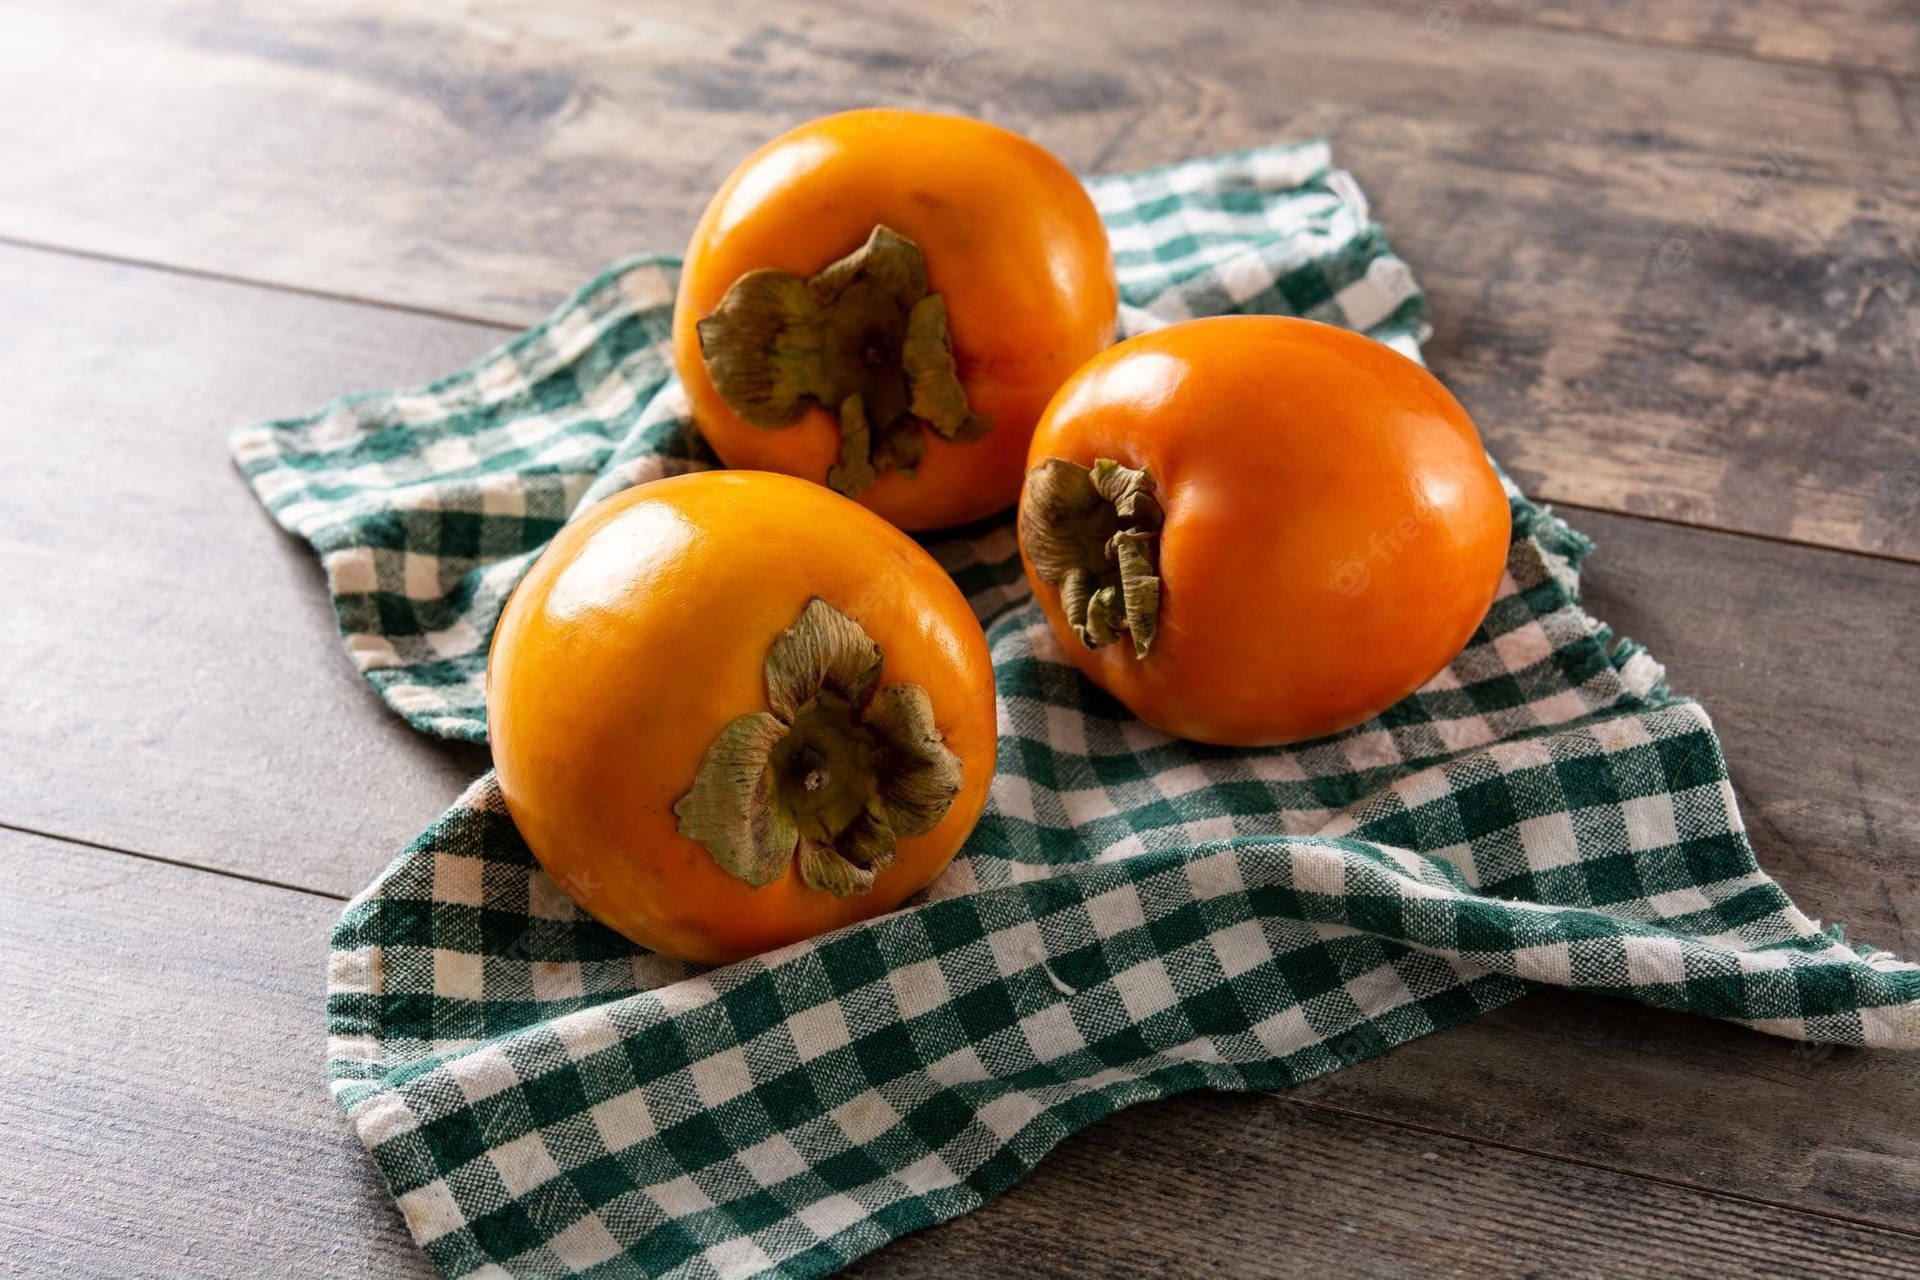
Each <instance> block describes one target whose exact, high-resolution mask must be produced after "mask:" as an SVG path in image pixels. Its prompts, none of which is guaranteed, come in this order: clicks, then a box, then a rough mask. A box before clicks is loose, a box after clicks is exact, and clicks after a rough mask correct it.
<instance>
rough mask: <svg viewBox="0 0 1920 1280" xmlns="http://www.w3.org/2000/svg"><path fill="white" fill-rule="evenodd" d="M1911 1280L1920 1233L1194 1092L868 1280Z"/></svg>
mask: <svg viewBox="0 0 1920 1280" xmlns="http://www.w3.org/2000/svg"><path fill="white" fill-rule="evenodd" d="M1807 1273H1815V1274H1862V1275H1865V1274H1871V1275H1882V1276H1894V1275H1920V1238H1916V1237H1914V1236H1912V1235H1907V1234H1901V1233H1896V1232H1891V1231H1876V1230H1873V1229H1871V1228H1865V1227H1860V1226H1857V1225H1854V1224H1849V1223H1841V1222H1835V1221H1833V1220H1831V1219H1822V1218H1817V1217H1813V1216H1811V1215H1806V1214H1799V1213H1794V1212H1792V1211H1790V1210H1782V1209H1778V1208H1775V1207H1773V1206H1768V1205H1758V1204H1752V1203H1748V1202H1743V1201H1740V1200H1735V1199H1730V1198H1726V1197H1720V1196H1709V1195H1704V1194H1701V1193H1699V1192H1696V1191H1690V1190H1686V1189H1683V1188H1678V1187H1673V1186H1667V1185H1663V1184H1660V1183H1656V1182H1647V1181H1643V1180H1641V1179H1637V1178H1627V1177H1622V1176H1621V1175H1619V1174H1614V1173H1608V1172H1606V1171H1604V1170H1599V1169H1594V1168H1590V1167H1587V1166H1584V1165H1580V1164H1574V1163H1565V1162H1560V1161H1545V1160H1539V1159H1536V1158H1533V1157H1529V1156H1524V1155H1520V1154H1517V1153H1514V1152H1511V1151H1504V1150H1501V1149H1499V1148H1495V1147H1489V1146H1483V1145H1480V1144H1476V1143H1469V1142H1459V1141H1456V1140H1453V1139H1449V1138H1440V1137H1434V1136H1432V1135H1429V1134H1422V1133H1417V1132H1410V1131H1408V1130H1405V1129H1399V1128H1393V1127H1390V1126H1385V1125H1374V1124H1368V1123H1365V1122H1363V1121H1358V1120H1355V1119H1353V1118H1352V1117H1348V1116H1341V1115H1332V1114H1327V1113H1324V1112H1314V1111H1310V1110H1307V1109H1304V1108H1301V1107H1297V1106H1292V1105H1289V1104H1288V1103H1287V1102H1285V1101H1284V1100H1280V1099H1276V1098H1272V1097H1246V1096H1229V1095H1221V1094H1188V1095H1185V1096H1183V1097H1180V1098H1175V1099H1171V1100H1169V1101H1166V1102H1161V1103H1155V1104H1152V1105H1149V1106H1144V1107H1137V1108H1134V1109H1133V1110H1130V1111H1124V1112H1121V1113H1120V1114H1119V1115H1117V1116H1113V1117H1111V1118H1109V1119H1107V1120H1103V1121H1101V1122H1100V1123H1099V1124H1097V1125H1095V1126H1094V1127H1092V1128H1091V1129H1088V1130H1087V1131H1085V1132H1083V1133H1081V1134H1078V1135H1076V1136H1075V1137H1073V1138H1070V1139H1068V1140H1067V1141H1066V1142H1064V1143H1062V1144H1061V1146H1060V1147H1059V1148H1058V1149H1056V1150H1055V1151H1054V1152H1053V1154H1052V1155H1050V1156H1048V1157H1047V1159H1046V1161H1045V1162H1043V1163H1042V1164H1041V1165H1040V1167H1039V1168H1038V1169H1037V1170H1035V1172H1034V1173H1033V1174H1032V1175H1031V1176H1030V1177H1029V1178H1028V1179H1027V1180H1026V1181H1024V1182H1022V1183H1020V1184H1019V1185H1017V1186H1015V1187H1014V1188H1013V1189H1012V1190H1010V1191H1008V1192H1007V1193H1006V1194H1005V1195H1004V1196H1002V1197H1001V1198H1000V1199H999V1200H997V1201H994V1202H993V1203H991V1204H989V1205H988V1206H987V1207H986V1208H984V1209H982V1210H980V1211H978V1212H976V1213H974V1214H972V1215H970V1216H968V1217H965V1218H961V1219H959V1220H957V1221H954V1222H950V1223H946V1224H945V1225H943V1226H940V1227H936V1228H934V1229H933V1230H930V1231H926V1232H922V1233H921V1234H919V1235H915V1236H910V1237H908V1238H907V1239H905V1240H901V1241H897V1242H895V1243H894V1244H892V1245H890V1246H888V1247H887V1248H885V1249H883V1250H881V1251H880V1252H878V1253H875V1254H873V1255H871V1257H870V1258H869V1259H867V1260H866V1261H864V1262H862V1263H858V1264H856V1265H855V1266H854V1267H853V1268H852V1269H851V1270H850V1271H849V1272H848V1273H847V1274H849V1275H852V1276H868V1277H880V1276H888V1277H922V1276H924V1277H944V1276H954V1275H965V1276H976V1277H981V1278H982V1280H988V1278H997V1277H1005V1278H1007V1280H1019V1278H1022V1277H1029V1276H1034V1275H1043V1276H1062V1277H1066V1276H1072V1277H1098V1276H1113V1275H1189V1276H1195V1275H1209V1276H1212V1275H1220V1276H1325V1275H1329V1274H1331V1275H1339V1276H1488V1275H1493V1276H1522V1275H1527V1276H1534V1275H1539V1276H1619V1275H1663V1276H1760V1275H1765V1276H1787V1275H1795V1274H1807Z"/></svg>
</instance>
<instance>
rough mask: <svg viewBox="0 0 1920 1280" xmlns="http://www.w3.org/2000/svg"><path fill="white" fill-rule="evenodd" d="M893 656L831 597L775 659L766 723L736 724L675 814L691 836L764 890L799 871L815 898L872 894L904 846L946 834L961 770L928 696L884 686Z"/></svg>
mask: <svg viewBox="0 0 1920 1280" xmlns="http://www.w3.org/2000/svg"><path fill="white" fill-rule="evenodd" d="M882 661H883V655H882V654H881V652H880V647H879V646H878V645H876V644H874V642H873V640H872V639H871V638H870V637H869V636H868V635H867V633H866V631H865V630H863V629H862V628H861V626H860V624H859V623H857V622H855V621H854V620H853V619H851V618H849V617H848V616H847V615H846V614H844V613H841V612H840V611H839V610H838V609H835V608H834V607H833V606H832V605H830V604H828V603H827V602H826V601H824V600H822V599H820V598H819V597H818V596H816V597H814V598H813V599H812V600H811V601H809V602H808V604H807V607H806V609H805V610H803V611H802V612H801V614H800V618H799V620H798V621H797V622H795V623H794V624H793V625H792V626H790V627H788V628H787V629H786V630H785V631H783V632H781V633H780V635H779V636H778V637H777V638H776V639H775V640H774V642H773V645H772V647H771V648H770V649H769V650H768V652H767V660H766V665H765V668H764V676H765V679H766V687H767V706H768V709H767V710H765V711H750V712H748V713H746V714H745V715H742V716H740V717H738V718H736V719H735V720H733V721H732V722H730V723H729V724H728V725H727V726H726V727H725V728H724V729H722V730H721V731H720V734H719V736H718V737H716V738H715V739H714V740H713V743H712V745H711V746H709V747H708V749H707V754H706V757H705V759H703V760H702V761H701V763H700V770H699V772H698V774H696V775H695V777H694V781H693V785H692V786H691V787H690V788H688V790H687V792H686V794H685V795H683V796H681V797H680V799H679V801H678V802H677V803H676V804H675V805H674V806H673V811H674V814H675V816H676V817H678V818H679V820H680V833H681V834H682V835H684V836H687V837H689V838H690V839H693V840H697V841H699V842H700V843H701V844H702V845H704V846H706V849H707V852H708V853H710V854H712V855H713V860H714V861H715V862H716V863H718V864H719V866H720V868H721V870H723V871H725V872H727V874H729V875H732V876H735V877H737V878H739V879H741V880H745V881H746V882H747V883H748V884H750V885H753V886H754V887H756V888H758V887H759V886H761V885H765V884H771V883H772V882H773V881H775V880H777V879H779V878H780V877H781V876H782V875H784V874H786V871H787V869H788V868H789V867H793V866H796V865H797V866H798V869H799V873H800V878H801V879H802V880H803V881H804V882H805V883H806V884H807V885H809V886H810V887H812V888H815V889H819V890H821V891H822V892H826V893H832V894H834V895H836V896H840V897H844V896H846V895H848V894H853V893H865V892H866V891H867V890H869V889H871V888H872V887H873V882H874V877H875V876H876V875H877V874H878V873H879V872H880V871H881V870H882V869H883V868H885V867H886V866H887V864H888V863H890V862H892V861H893V856H894V847H895V844H896V842H897V841H898V840H899V839H901V838H904V837H907V836H917V835H924V834H925V833H926V832H928V831H931V830H933V828H934V827H936V826H938V825H939V824H940V822H941V820H942V819H944V818H945V817H946V815H947V810H948V809H949V808H950V807H951V806H952V804H953V799H954V797H955V796H956V795H958V794H959V792H960V783H961V776H962V771H961V764H960V758H959V757H958V756H956V755H954V754H953V752H951V751H949V750H948V749H947V745H946V743H945V742H944V741H942V739H941V736H940V732H939V729H938V728H937V727H936V726H935V724H934V719H933V703H932V700H931V699H929V698H928V696H927V693H926V690H924V689H922V688H921V687H920V686H919V685H917V684H909V683H907V682H905V681H897V682H895V683H893V684H889V685H884V686H883V685H881V684H880V668H881V664H882Z"/></svg>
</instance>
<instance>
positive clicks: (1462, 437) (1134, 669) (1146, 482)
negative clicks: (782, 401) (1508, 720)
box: [1019, 316, 1510, 746]
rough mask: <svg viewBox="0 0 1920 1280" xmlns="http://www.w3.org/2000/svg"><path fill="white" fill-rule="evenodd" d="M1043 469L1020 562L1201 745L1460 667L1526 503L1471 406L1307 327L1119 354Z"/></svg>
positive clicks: (1061, 626)
mask: <svg viewBox="0 0 1920 1280" xmlns="http://www.w3.org/2000/svg"><path fill="white" fill-rule="evenodd" d="M1028 462H1029V470H1028V472H1027V480H1026V486H1025V490H1024V492H1023V494H1022V497H1021V502H1020V533H1019V537H1020V551H1021V556H1022V558H1023V560H1024V561H1025V563H1026V568H1027V577H1028V579H1029V581H1031V582H1032V584H1033V590H1034V596H1035V598H1036V599H1037V600H1038V601H1039V603H1040V607H1041V609H1042V610H1043V611H1044V612H1045V613H1046V616H1047V620H1048V622H1049V623H1051V624H1052V627H1053V631H1054V633H1055V635H1056V636H1058V637H1059V640H1060V643H1061V645H1062V646H1063V647H1064V648H1065V649H1066V652H1067V654H1068V656H1069V657H1070V658H1071V659H1072V661H1073V662H1074V664H1075V665H1076V666H1078V667H1079V668H1080V670H1081V671H1083V672H1084V673H1086V675H1087V678H1088V679H1090V680H1092V681H1093V682H1094V683H1095V684H1097V685H1099V686H1100V687H1101V688H1103V689H1105V690H1107V691H1108V692H1109V693H1111V694H1113V696H1114V697H1116V698H1118V699H1119V700H1120V701H1121V702H1123V703H1125V704H1126V705H1127V706H1128V707H1129V708H1131V709H1132V710H1133V712H1134V713H1135V714H1136V715H1138V716H1139V717H1140V718H1141V719H1143V720H1145V721H1146V722H1147V723H1149V724H1151V725H1153V726H1155V727H1156V728H1159V729H1161V730H1164V731H1165V732H1167V733H1171V734H1174V735H1176V736H1178V737H1182V738H1191V739H1193V740H1195V741H1198V742H1210V743H1218V744H1222V745H1228V746H1260V745H1270V744H1275V743H1283V742H1295V741H1299V740H1301V739H1306V738H1317V737H1320V736H1321V735H1323V734H1329V733H1334V732H1336V731H1338V730H1340V729H1345V728H1347V727H1349V726H1351V725H1354V724H1358V723H1360V722H1361V721H1363V720H1366V719H1368V718H1369V717H1371V716H1374V715H1377V714H1379V713H1380V712H1381V711H1384V710H1386V709H1387V708H1388V707H1390V706H1392V705H1393V704H1394V703H1396V702H1398V701H1399V700H1400V699H1401V698H1404V697H1405V696H1406V695H1407V694H1409V693H1412V692H1413V691H1414V690H1415V689H1417V688H1419V687H1420V686H1421V685H1423V684H1425V683H1426V682H1427V681H1428V680H1429V679H1431V678H1432V677H1433V676H1434V675H1435V674H1436V673H1438V672H1439V671H1440V669H1441V668H1442V667H1444V666H1445V665H1446V664H1447V663H1448V662H1449V661H1451V660H1452V659H1453V657H1454V656H1455V655H1456V654H1457V653H1459V651H1460V649H1461V648H1462V647H1463V646H1464V645H1465V644H1466V642H1467V640H1468V639H1469V638H1470V637H1471V636H1472V634H1473V631H1474V628H1475V627H1477V626H1478V625H1479V623H1480V620H1481V618H1482V617H1484V616H1485V614H1486V612H1487V608H1488V606H1489V605H1490V604H1491V603H1492V601H1493V597H1494V593H1495V591H1496V589H1497V588H1498V586H1499V584H1500V579H1501V574H1502V571H1503V569H1504V567H1505V564H1506V558H1507V544H1508V537H1509V521H1510V517H1509V513H1508V509H1507V499H1506V496H1505V493H1504V491H1503V489H1502V487H1501V484H1500V479H1499V477H1498V475H1496V474H1495V472H1494V470H1493V465H1492V464H1491V463H1490V462H1489V461H1488V460H1487V456H1486V452H1485V450H1484V449H1483V448H1482V446H1481V443H1480V437H1479V434H1478V433H1477V432H1476V431H1475V429H1474V425H1473V422H1472V420H1471V419H1469V418H1468V416H1467V413H1466V410H1464V409H1463V408H1461V407H1460V403H1459V401H1457V400H1455V399H1454V398H1453V396H1452V395H1450V394H1448V392H1447V390H1446V388H1445V387H1443V386H1441V385H1440V382H1439V380H1438V379H1436V378H1435V377H1434V376H1433V375H1432V374H1430V373H1428V372H1427V371H1426V370H1425V369H1423V368H1421V367H1420V366H1419V365H1418V364H1416V363H1415V362H1413V361H1412V360H1409V359H1407V358H1406V357H1404V356H1401V355H1400V354H1398V353H1397V352H1395V351H1393V350H1392V349H1391V348H1388V347H1386V346H1383V345H1381V344H1380V343H1377V342H1374V341H1372V340H1371V339H1369V338H1366V337H1363V336H1361V335H1359V334H1355V333H1351V332H1348V331H1347V330H1344V329H1336V328H1334V327H1332V326H1330V325H1324V324H1316V323H1313V322H1311V321H1307V320H1294V319H1284V318H1280V317H1275V316H1225V317H1216V318H1213V319H1207V320H1193V321H1188V322H1186V323H1182V324H1176V325H1171V326H1169V327H1167V328H1165V329H1160V330H1157V331H1155V332H1152V333H1148V334H1145V335H1143V336H1141V337H1137V338H1133V339H1131V340H1129V341H1126V342H1123V343H1121V344H1119V345H1118V346H1116V347H1113V348H1112V349H1110V350H1109V351H1107V352H1106V353H1104V354H1103V355H1101V356H1098V357H1096V358H1095V359H1094V360H1093V361H1092V362H1090V363H1089V364H1088V365H1087V366H1086V367H1085V368H1083V369H1081V370H1080V371H1079V372H1078V373H1076V374H1075V375H1074V376H1073V377H1072V378H1071V379H1070V380H1069V381H1068V382H1067V384H1066V385H1065V386H1063V387H1062V388H1061V389H1060V393H1059V395H1058V396H1056V397H1055V399H1054V401H1053V403H1052V404H1051V405H1050V406H1048V409H1047V412H1046V415H1045V416H1044V417H1043V418H1042V419H1041V421H1040V425H1039V427H1038V428H1037V429H1036V430H1035V432H1034V437H1033V446H1032V450H1031V453H1030V455H1029V459H1028Z"/></svg>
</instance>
